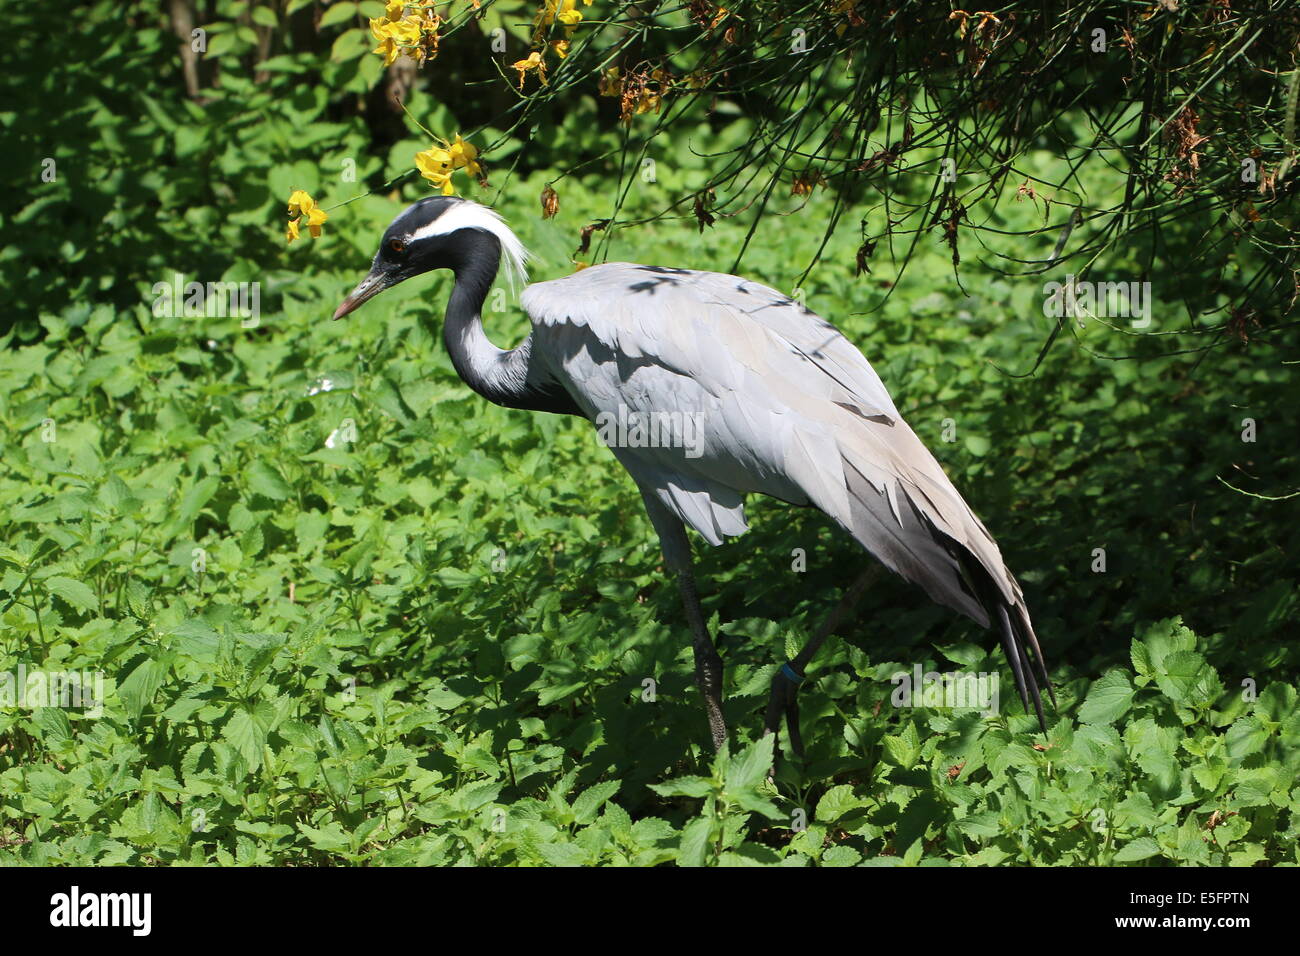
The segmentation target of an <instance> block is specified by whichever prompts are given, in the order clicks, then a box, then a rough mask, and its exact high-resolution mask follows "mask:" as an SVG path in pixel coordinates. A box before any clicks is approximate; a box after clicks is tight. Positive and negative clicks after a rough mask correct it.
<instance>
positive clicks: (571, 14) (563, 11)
mask: <svg viewBox="0 0 1300 956" xmlns="http://www.w3.org/2000/svg"><path fill="white" fill-rule="evenodd" d="M555 18H556V19H557V20H559V21H560V22H561V23H563V24H564V29H565V32H566V33H567V34H568V35H570V36H572V35H573V28H574V27H576V26H577V25H578V24H579V23H581V22H582V14H581V13H579V12H578V0H560V8H559V12H558V13H557V14H556V15H555Z"/></svg>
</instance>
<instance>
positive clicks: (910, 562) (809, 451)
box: [335, 198, 1051, 749]
mask: <svg viewBox="0 0 1300 956" xmlns="http://www.w3.org/2000/svg"><path fill="white" fill-rule="evenodd" d="M502 259H504V260H505V265H506V267H507V270H508V271H509V272H510V273H511V275H512V276H518V277H520V278H522V276H523V273H524V265H525V259H526V253H525V252H524V250H523V247H522V246H521V245H519V243H518V240H517V239H515V238H514V235H513V233H511V232H510V231H509V229H508V228H506V226H505V225H504V223H502V222H501V220H500V219H499V217H497V216H496V215H495V213H493V212H492V211H491V210H488V209H486V208H485V207H482V206H479V205H477V204H475V203H470V202H466V201H463V200H456V199H441V198H439V199H431V200H424V201H422V202H421V203H417V204H415V205H414V206H412V207H410V208H409V209H407V210H405V211H404V212H403V213H402V214H401V215H399V216H398V217H397V219H395V220H394V222H393V224H392V225H391V226H390V227H389V229H388V231H387V232H386V233H385V235H384V239H383V241H382V242H381V246H380V250H379V253H378V254H377V255H376V257H375V262H374V265H373V267H372V270H371V273H370V275H369V276H367V277H366V279H365V280H363V281H362V283H361V284H360V285H359V286H358V287H357V290H356V291H355V292H354V293H353V294H352V296H350V297H349V298H348V299H347V300H345V301H344V303H343V304H342V305H341V306H340V307H339V310H338V312H337V313H336V315H335V317H336V318H339V317H341V316H343V315H345V314H347V313H348V312H350V311H351V310H352V309H354V308H356V307H357V305H359V304H360V303H361V302H364V301H366V299H368V298H370V297H371V296H373V295H375V294H377V293H378V292H379V291H382V290H383V289H384V288H388V287H389V286H391V285H394V284H396V283H397V282H400V281H402V280H403V279H405V278H408V277H409V275H412V274H418V273H420V272H424V271H428V270H429V269H432V268H449V269H451V270H452V271H453V272H454V273H455V277H456V282H455V286H454V288H453V291H452V294H451V298H450V300H449V303H448V308H447V315H446V324H445V326H444V339H445V341H446V344H447V347H448V350H449V351H450V353H451V357H452V362H453V364H454V365H455V367H456V370H457V372H458V374H459V375H460V376H461V378H462V379H464V380H465V381H466V383H467V384H469V385H470V387H471V388H473V389H474V390H475V391H477V392H479V393H480V394H481V395H483V396H484V397H485V398H487V399H489V400H490V401H493V402H496V403H497V404H500V405H505V406H507V407H513V408H525V409H533V410H538V411H547V412H556V413H562V414H575V415H580V416H582V417H584V418H587V419H589V420H591V421H593V422H598V421H609V420H611V418H612V417H615V416H623V417H627V416H634V417H637V419H638V420H640V421H646V420H649V419H650V418H651V417H652V416H655V415H659V416H677V417H676V418H673V419H672V420H673V421H677V422H681V421H685V420H686V416H691V419H690V421H692V422H693V423H694V424H695V427H696V428H697V429H698V431H699V435H698V436H697V437H698V439H699V441H698V443H697V445H696V446H695V447H687V446H686V445H685V443H681V442H677V443H672V442H659V443H654V444H649V445H648V444H646V443H633V445H634V446H629V445H627V444H623V445H615V446H614V447H612V449H611V450H612V451H613V453H614V454H615V455H616V456H617V457H618V460H619V461H620V462H621V463H622V464H623V466H624V467H625V468H626V469H627V471H628V473H629V474H630V475H631V476H632V478H633V479H634V480H635V481H636V483H637V485H638V487H639V488H640V490H641V493H642V497H643V499H644V500H645V503H646V507H647V511H648V513H649V515H650V518H651V521H652V523H653V524H654V526H655V529H656V531H657V532H658V533H659V537H660V541H661V543H662V545H663V549H664V556H665V560H666V563H667V565H668V567H669V568H670V569H671V570H673V571H674V572H676V574H677V576H678V579H679V584H680V586H681V589H682V596H683V601H684V604H685V607H686V616H687V620H688V623H690V625H691V630H692V633H693V638H694V646H695V654H696V675H697V679H698V680H699V683H700V686H701V690H702V691H703V693H704V696H705V703H706V706H707V709H708V711H709V720H710V726H711V731H712V735H713V742H714V745H715V746H720V745H721V742H722V740H723V739H724V736H725V724H724V722H723V719H722V711H721V696H720V695H721V660H720V659H719V658H718V656H717V652H716V650H714V648H713V643H712V639H711V637H710V636H709V634H708V632H707V630H706V629H705V626H704V621H703V615H702V612H701V610H700V608H699V601H698V596H697V592H696V587H695V582H694V579H693V577H692V572H691V556H690V545H689V542H688V540H687V538H686V535H685V531H684V528H685V527H691V528H693V529H695V530H696V531H697V532H698V533H699V534H700V535H702V536H703V537H704V538H705V539H706V540H707V541H709V542H710V543H711V544H714V545H717V544H721V543H722V542H723V541H724V540H725V539H726V538H728V537H733V536H736V535H739V534H742V533H743V532H744V531H745V530H746V528H747V525H746V521H745V513H744V499H745V496H746V495H749V494H765V495H769V496H771V497H775V498H778V499H781V500H783V501H787V502H790V503H792V504H796V505H811V506H814V507H817V508H819V509H820V510H822V511H823V512H825V513H826V514H827V515H828V516H830V518H831V519H832V520H833V521H835V523H836V524H838V525H839V526H840V527H841V528H843V529H844V530H845V531H846V532H848V533H849V534H850V535H852V536H853V537H854V538H855V539H856V540H857V541H858V542H859V543H860V544H861V545H862V546H863V547H864V548H865V549H866V550H868V551H869V552H871V554H873V555H874V556H875V557H876V558H878V559H879V560H880V561H881V563H883V564H884V565H885V566H886V567H888V568H890V569H891V570H893V571H895V572H897V573H898V574H900V575H902V576H903V577H904V578H906V579H908V580H909V581H912V582H914V583H916V584H918V585H919V586H920V587H922V588H923V589H924V590H925V591H926V593H927V594H928V595H929V596H930V597H931V598H932V599H933V600H935V601H936V602H938V603H940V604H944V605H946V606H948V607H950V608H952V609H954V610H956V611H958V612H960V613H962V614H964V615H966V616H967V617H970V618H971V619H972V620H974V621H976V622H977V623H979V624H980V625H982V626H984V627H992V628H993V629H994V630H997V631H999V632H1000V633H1001V635H1002V640H1003V646H1004V649H1005V650H1006V652H1007V656H1008V659H1009V661H1010V663H1011V666H1012V672H1013V674H1014V675H1015V678H1016V683H1017V688H1018V690H1019V692H1020V696H1021V699H1022V701H1023V702H1024V703H1025V706H1026V708H1028V707H1029V706H1030V705H1031V701H1032V705H1033V706H1034V708H1035V710H1036V712H1037V714H1038V717H1039V720H1040V722H1042V723H1045V721H1044V718H1043V713H1042V706H1041V701H1040V699H1039V679H1041V681H1042V683H1043V685H1045V686H1046V687H1047V688H1048V690H1049V692H1050V690H1051V684H1050V682H1049V681H1048V679H1047V674H1046V671H1045V669H1044V667H1043V662H1042V654H1041V651H1040V650H1039V647H1038V641H1037V638H1036V636H1035V634H1034V631H1033V626H1032V624H1031V623H1030V618H1029V613H1028V610H1027V608H1026V606H1025V601H1024V597H1023V594H1022V592H1021V589H1020V587H1019V585H1018V584H1017V583H1016V580H1015V578H1014V576H1013V575H1012V574H1011V572H1010V571H1009V570H1008V569H1007V567H1006V566H1005V564H1004V563H1003V560H1002V556H1001V553H1000V551H999V550H998V547H997V544H996V543H995V542H994V540H993V538H992V536H991V535H990V534H989V533H988V531H987V529H986V528H985V527H984V525H983V523H982V522H981V521H980V520H979V518H978V517H976V515H975V513H974V512H973V511H972V510H971V509H970V508H969V506H967V504H966V503H965V501H964V500H963V499H962V497H961V496H960V494H958V492H957V491H956V489H955V488H954V487H953V485H952V483H951V482H950V481H949V480H948V478H947V476H946V475H945V474H944V471H943V469H942V468H941V467H940V465H939V463H938V462H937V461H936V460H935V458H934V456H933V455H931V454H930V452H929V450H928V449H927V448H926V447H925V446H924V445H923V444H922V443H921V441H920V439H919V438H917V436H916V435H915V433H914V432H913V431H912V430H911V428H910V427H908V425H907V423H906V422H904V421H903V419H902V417H901V416H900V415H899V413H898V410H897V408H895V406H894V403H893V401H892V399H891V398H890V396H889V393H888V391H887V390H886V389H885V386H884V384H883V383H882V382H881V380H880V378H879V376H878V375H877V374H876V373H875V371H874V370H873V369H872V367H871V365H870V364H869V363H868V361H867V360H866V358H865V357H864V356H863V355H862V353H861V352H860V351H859V350H858V349H857V348H856V347H855V346H853V344H852V343H850V342H849V341H848V340H847V339H846V338H845V337H844V336H843V335H842V334H840V332H839V331H838V330H837V329H835V327H834V326H833V325H831V323H829V322H827V321H826V320H825V319H822V318H821V317H819V316H817V315H816V314H814V313H812V312H810V311H808V310H807V309H806V308H804V307H803V306H802V305H801V304H799V303H798V302H795V301H793V300H791V299H790V298H789V297H787V296H785V295H783V294H781V293H780V292H777V291H775V290H773V289H770V288H768V287H767V286H764V285H761V284H759V283H756V282H753V281H750V280H747V279H742V278H739V277H737V276H731V275H724V274H720V273H712V272H696V271H692V270H687V269H675V268H664V267H655V266H644V265H636V264H633V263H609V264H605V265H598V266H592V267H590V268H588V269H585V270H582V271H580V272H577V273H575V274H573V275H570V276H566V277H564V278H562V279H556V280H553V281H549V282H541V283H537V284H534V285H531V286H529V287H527V288H526V289H525V290H524V292H523V295H522V297H521V303H522V305H523V308H524V310H525V312H526V313H527V314H528V317H529V319H530V320H531V322H532V326H533V328H532V333H531V334H530V335H529V337H528V338H527V339H526V340H525V341H524V342H523V343H522V344H521V345H520V346H518V347H517V348H514V349H499V348H497V347H496V346H494V345H492V343H491V342H490V341H489V340H488V339H487V336H486V334H485V333H484V331H483V327H482V322H481V319H480V311H481V308H482V305H483V302H484V300H485V298H486V296H487V294H488V291H489V290H490V288H491V286H492V283H493V282H494V280H495V278H496V276H497V272H498V268H499V265H500V264H501V260H502ZM692 452H694V453H692ZM834 616H835V615H833V617H834ZM828 623H829V622H828ZM823 630H824V631H825V630H826V629H825V628H824V629H823ZM827 633H829V632H828V631H827V632H826V633H819V635H818V637H817V638H815V639H814V642H813V644H812V645H810V648H809V649H806V653H805V654H801V655H799V657H798V658H796V661H794V662H792V663H793V664H795V665H796V667H795V668H794V672H795V673H794V676H791V675H790V674H786V673H785V671H786V670H787V668H783V669H782V670H781V671H778V674H777V676H776V678H775V679H774V683H773V694H772V706H771V707H770V708H769V720H768V725H769V728H768V729H769V730H773V731H775V730H776V727H775V726H772V723H773V715H774V714H776V715H778V716H779V708H778V703H779V704H780V706H781V707H783V708H784V710H785V712H786V716H787V720H788V722H789V724H790V733H791V738H792V741H793V742H794V743H795V744H796V749H798V743H799V737H798V729H797V726H796V725H797V708H796V705H795V704H794V694H793V684H794V683H795V682H797V679H799V678H800V677H801V675H799V674H798V668H799V667H801V666H804V665H806V663H807V659H809V658H811V653H812V652H814V651H815V650H816V647H817V646H818V645H819V644H820V643H821V641H822V640H823V639H824V638H825V637H826V636H827ZM1035 671H1037V675H1036V674H1035ZM783 681H785V683H784V684H783V683H782V682H783Z"/></svg>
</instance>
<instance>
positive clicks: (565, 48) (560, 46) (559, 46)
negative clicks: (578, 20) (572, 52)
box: [551, 40, 569, 60]
mask: <svg viewBox="0 0 1300 956" xmlns="http://www.w3.org/2000/svg"><path fill="white" fill-rule="evenodd" d="M551 49H552V50H553V51H554V52H555V55H556V56H558V57H559V58H560V59H561V60H563V59H564V58H565V57H566V56H568V55H569V41H568V40H556V41H555V42H554V43H552V44H551Z"/></svg>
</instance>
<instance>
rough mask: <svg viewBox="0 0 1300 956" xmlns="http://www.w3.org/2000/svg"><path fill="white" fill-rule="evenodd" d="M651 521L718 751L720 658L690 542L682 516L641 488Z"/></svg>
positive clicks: (721, 731) (723, 728) (722, 725)
mask: <svg viewBox="0 0 1300 956" xmlns="http://www.w3.org/2000/svg"><path fill="white" fill-rule="evenodd" d="M641 496H642V498H643V499H644V500H645V506H646V512H647V513H648V514H649V515H650V523H651V524H653V525H654V527H655V530H656V531H657V532H659V543H660V544H661V545H662V546H663V550H664V563H665V564H667V565H668V568H669V570H671V571H674V572H676V574H677V587H678V589H679V590H680V591H681V594H682V608H683V610H684V611H685V612H686V623H687V625H689V627H690V629H691V648H692V650H694V652H695V683H696V685H697V686H698V687H699V688H700V696H702V697H703V698H704V710H705V713H706V714H707V715H708V718H709V736H710V737H711V738H712V741H713V749H714V750H715V751H716V750H721V749H722V744H723V742H724V741H726V739H727V723H726V721H725V720H724V719H723V716H722V658H721V657H719V656H718V650H717V648H716V647H714V646H713V638H712V637H711V636H710V635H709V629H708V626H707V625H706V624H705V622H704V610H703V609H702V608H701V607H700V593H699V591H698V590H697V589H696V587H695V575H694V573H692V571H691V543H690V541H689V540H687V537H686V527H685V526H684V525H683V524H682V522H681V519H679V518H678V517H677V516H676V515H674V514H673V513H672V512H670V511H669V510H668V509H667V508H666V507H664V505H663V502H661V501H660V500H659V496H658V495H657V494H656V493H655V491H654V490H653V489H646V488H642V489H641Z"/></svg>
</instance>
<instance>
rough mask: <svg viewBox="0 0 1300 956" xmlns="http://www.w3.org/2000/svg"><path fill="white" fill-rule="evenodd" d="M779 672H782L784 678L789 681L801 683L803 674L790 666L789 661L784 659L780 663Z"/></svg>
mask: <svg viewBox="0 0 1300 956" xmlns="http://www.w3.org/2000/svg"><path fill="white" fill-rule="evenodd" d="M781 673H782V674H784V675H785V679H786V680H788V681H790V682H791V683H792V684H802V683H803V675H802V674H800V673H799V672H798V671H796V670H795V669H794V668H793V667H791V666H790V662H789V661H786V662H785V663H784V664H782V665H781Z"/></svg>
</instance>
